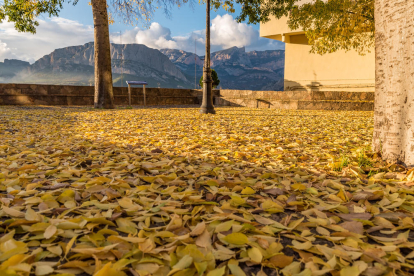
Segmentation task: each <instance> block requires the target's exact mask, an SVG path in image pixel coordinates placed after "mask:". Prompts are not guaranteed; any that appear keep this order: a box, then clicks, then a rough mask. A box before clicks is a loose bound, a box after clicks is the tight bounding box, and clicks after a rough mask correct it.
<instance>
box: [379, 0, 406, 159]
mask: <svg viewBox="0 0 414 276" xmlns="http://www.w3.org/2000/svg"><path fill="white" fill-rule="evenodd" d="M375 28H376V30H375V32H376V34H375V36H376V37H375V44H376V45H375V48H376V50H375V51H376V52H375V54H376V76H375V83H376V88H375V112H374V136H373V149H374V150H377V151H381V153H382V156H383V159H384V160H386V161H388V162H389V163H400V164H403V165H406V166H409V167H411V166H414V124H413V120H414V1H412V0H409V1H407V0H376V1H375Z"/></svg>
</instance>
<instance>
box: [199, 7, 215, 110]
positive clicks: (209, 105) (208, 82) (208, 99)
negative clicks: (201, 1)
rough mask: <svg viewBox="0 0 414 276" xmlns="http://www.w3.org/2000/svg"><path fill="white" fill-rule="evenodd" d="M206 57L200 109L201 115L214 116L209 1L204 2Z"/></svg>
mask: <svg viewBox="0 0 414 276" xmlns="http://www.w3.org/2000/svg"><path fill="white" fill-rule="evenodd" d="M206 2H207V3H206V6H207V7H206V56H205V59H204V67H203V102H202V104H201V107H200V113H201V114H216V111H215V110H214V105H213V91H212V84H213V80H212V79H211V69H210V0H207V1H206Z"/></svg>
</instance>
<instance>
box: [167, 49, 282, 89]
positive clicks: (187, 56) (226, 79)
mask: <svg viewBox="0 0 414 276" xmlns="http://www.w3.org/2000/svg"><path fill="white" fill-rule="evenodd" d="M160 51H161V52H162V53H163V54H165V55H166V56H168V57H169V59H170V60H171V61H172V62H173V63H174V64H175V65H177V67H178V68H180V69H181V71H182V72H183V73H184V74H186V76H187V79H189V80H191V81H192V82H193V83H194V80H195V79H194V74H195V72H196V81H197V83H198V80H199V79H200V77H201V75H202V73H203V60H202V59H203V58H204V57H200V56H196V55H195V54H193V53H189V52H185V51H182V50H174V49H162V50H160ZM284 60H285V51H283V50H269V51H252V52H246V51H245V48H237V47H232V48H230V49H227V50H222V51H218V52H214V53H212V54H211V67H212V68H213V69H214V70H216V71H217V73H218V76H219V79H220V81H221V82H220V86H221V88H226V89H251V90H283V74H284ZM195 64H196V66H195ZM195 67H196V68H195ZM193 86H194V84H193Z"/></svg>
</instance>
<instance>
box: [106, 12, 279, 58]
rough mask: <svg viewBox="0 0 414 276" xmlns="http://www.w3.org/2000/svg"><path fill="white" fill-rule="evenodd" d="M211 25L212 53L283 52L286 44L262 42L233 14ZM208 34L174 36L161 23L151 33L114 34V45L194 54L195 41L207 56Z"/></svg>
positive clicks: (217, 17) (217, 19)
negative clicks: (230, 50)
mask: <svg viewBox="0 0 414 276" xmlns="http://www.w3.org/2000/svg"><path fill="white" fill-rule="evenodd" d="M211 23H212V25H211V41H210V43H211V49H212V51H217V50H222V49H227V48H230V47H234V46H237V47H246V49H247V50H270V49H272V50H275V49H282V47H283V43H281V42H277V41H274V40H270V39H266V38H260V36H259V31H258V30H255V29H254V28H253V27H252V26H250V25H247V24H246V23H237V21H236V20H234V19H233V17H232V16H231V15H229V14H226V15H223V16H220V15H217V16H216V17H215V18H214V19H213V20H212V22H211ZM204 37H205V30H197V31H195V32H192V33H190V34H188V35H187V36H171V31H170V29H168V28H166V27H163V26H161V25H160V24H158V23H152V24H151V26H150V28H149V29H140V28H135V29H133V30H129V31H127V32H125V33H124V34H122V38H120V37H119V34H113V35H112V36H111V40H112V41H113V42H114V43H120V42H121V40H122V43H139V44H145V45H147V46H148V47H151V48H155V49H163V48H170V49H180V50H184V51H189V52H193V51H194V41H196V42H197V49H198V50H197V51H199V52H198V53H201V54H203V53H204V40H205V38H204Z"/></svg>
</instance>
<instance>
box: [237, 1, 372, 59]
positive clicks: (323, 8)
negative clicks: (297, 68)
mask: <svg viewBox="0 0 414 276" xmlns="http://www.w3.org/2000/svg"><path fill="white" fill-rule="evenodd" d="M236 2H237V3H240V4H241V5H242V7H243V8H242V11H241V14H240V15H239V16H238V17H237V19H238V21H239V22H241V21H244V20H247V19H248V22H249V23H253V24H256V23H259V22H267V21H269V20H270V18H271V17H276V18H281V17H282V16H289V21H288V25H289V27H290V28H291V29H292V30H297V29H302V30H304V31H305V33H306V36H307V38H308V39H309V44H310V45H312V49H311V52H313V53H318V54H326V53H332V52H336V51H338V50H346V51H349V50H356V51H357V52H358V53H360V54H361V55H363V54H365V53H366V52H368V51H369V50H370V49H371V48H372V47H373V45H374V39H375V36H374V32H375V22H374V0H329V1H322V0H313V1H312V2H310V3H307V4H303V5H298V3H297V2H298V0H275V1H267V0H236Z"/></svg>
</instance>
